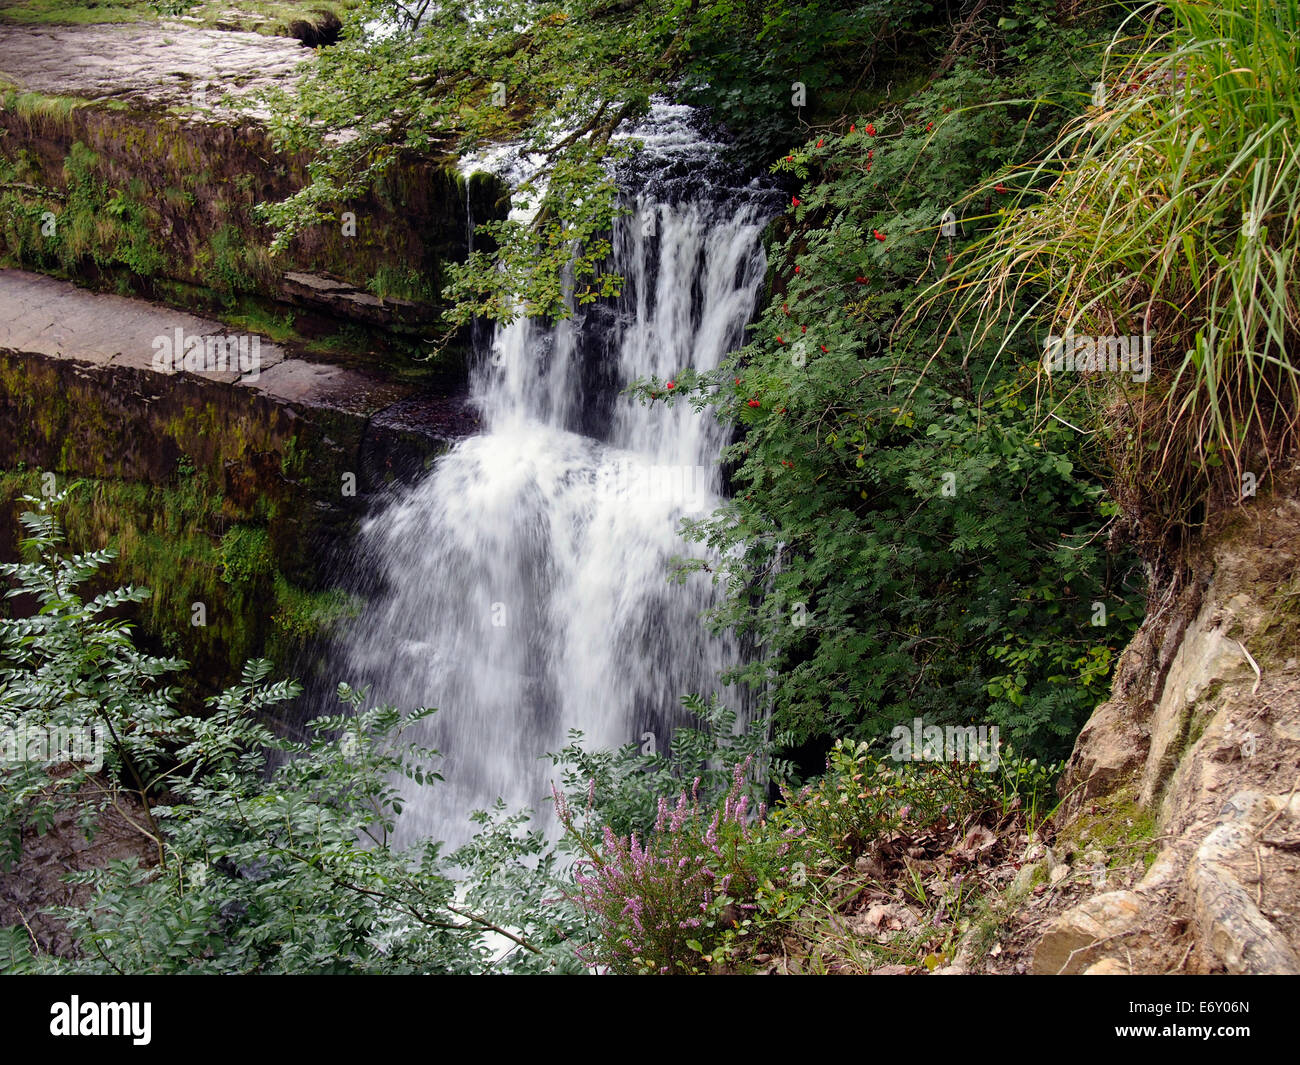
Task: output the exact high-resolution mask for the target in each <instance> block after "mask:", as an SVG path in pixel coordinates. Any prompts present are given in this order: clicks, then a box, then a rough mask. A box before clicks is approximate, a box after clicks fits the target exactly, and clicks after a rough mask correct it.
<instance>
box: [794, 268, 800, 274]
mask: <svg viewBox="0 0 1300 1065" xmlns="http://www.w3.org/2000/svg"><path fill="white" fill-rule="evenodd" d="M794 272H795V273H796V274H797V273H798V272H799V267H797V266H796V267H795V268H794Z"/></svg>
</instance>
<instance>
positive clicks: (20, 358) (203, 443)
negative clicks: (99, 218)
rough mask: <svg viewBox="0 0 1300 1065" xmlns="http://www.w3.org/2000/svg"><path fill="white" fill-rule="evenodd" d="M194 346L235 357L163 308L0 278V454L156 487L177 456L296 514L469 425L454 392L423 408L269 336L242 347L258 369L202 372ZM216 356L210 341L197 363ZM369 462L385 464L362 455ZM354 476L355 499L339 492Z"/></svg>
mask: <svg viewBox="0 0 1300 1065" xmlns="http://www.w3.org/2000/svg"><path fill="white" fill-rule="evenodd" d="M178 335H179V336H180V338H181V339H182V340H184V341H186V343H185V344H183V345H178V344H177V342H176V338H177V336H178ZM194 337H198V338H202V339H203V340H205V341H206V340H208V338H214V337H215V338H219V339H224V340H226V342H227V343H226V344H225V345H224V346H223V348H224V350H225V351H229V349H230V346H231V345H230V344H229V340H230V339H231V338H232V331H231V330H230V329H228V328H227V327H226V326H224V325H222V324H221V323H220V322H216V321H213V320H210V319H204V318H200V317H197V316H195V315H192V314H187V313H185V312H183V311H177V310H174V309H172V308H169V307H164V306H161V305H158V304H153V303H148V302H145V301H142V300H137V299H127V298H124V297H120V296H110V295H107V294H104V293H96V292H88V291H85V290H83V289H79V288H76V287H75V286H73V285H71V284H69V283H67V282H63V281H56V280H54V279H52V278H48V277H43V276H41V275H38V274H29V273H25V272H22V271H16V270H0V455H3V456H5V457H6V462H8V463H13V462H23V463H26V464H27V465H28V466H39V467H42V468H46V469H58V470H61V471H65V472H68V473H80V474H85V475H89V476H94V477H111V478H118V479H126V480H141V481H148V482H152V483H163V482H165V481H167V480H168V479H170V478H171V477H172V476H173V475H174V473H175V469H176V464H177V462H178V461H179V459H180V457H181V456H182V455H184V456H186V457H187V458H188V459H189V460H190V461H192V462H193V463H194V464H195V465H197V466H198V467H199V468H203V469H206V470H208V471H209V472H210V473H211V474H212V476H213V477H214V479H218V480H221V481H224V482H226V483H227V487H228V488H229V489H231V490H237V493H242V494H248V493H250V492H253V491H257V492H260V493H262V494H263V495H265V496H267V497H268V498H271V499H284V501H285V502H292V503H293V504H294V506H293V507H292V508H291V509H295V510H306V511H308V512H310V511H312V510H313V507H314V505H315V504H322V505H324V506H326V507H327V508H333V509H339V508H341V509H342V510H344V511H348V510H353V509H355V508H356V506H358V505H359V504H360V502H361V501H363V499H364V495H365V493H366V492H367V491H368V490H370V489H373V488H377V487H379V486H380V485H381V484H382V483H384V481H386V480H388V479H389V478H390V477H391V476H397V475H398V474H397V473H396V472H394V473H392V474H390V473H389V472H388V471H389V470H391V469H392V466H393V461H392V460H393V459H394V458H396V460H397V467H398V470H411V469H415V468H422V467H423V463H424V460H425V459H426V458H427V457H428V456H429V455H432V454H437V453H438V452H440V451H441V450H443V449H444V448H445V447H446V446H448V444H449V442H450V441H451V440H454V439H457V438H458V437H460V436H463V435H465V434H466V433H467V432H472V431H473V430H474V428H475V427H476V422H475V420H474V419H473V418H472V417H471V416H470V415H469V414H468V413H467V411H466V409H465V406H464V403H463V401H462V400H459V399H457V398H455V397H437V398H432V397H426V396H423V395H421V394H420V393H419V391H418V390H417V389H416V388H415V387H414V386H412V385H408V384H400V383H395V382H392V381H387V380H385V379H383V378H382V377H380V376H376V375H374V374H372V373H369V372H367V371H365V370H363V369H357V368H349V367H342V366H334V365H330V364H328V363H321V362H316V361H312V360H310V359H307V358H302V357H299V356H297V355H295V354H294V353H293V352H291V351H286V350H285V349H284V348H282V347H280V346H279V345H276V344H274V343H272V342H271V341H270V340H269V339H267V338H265V337H257V336H253V337H249V336H247V335H244V336H241V337H240V338H238V339H239V340H241V341H244V342H245V343H244V345H243V349H242V350H247V349H250V348H251V349H252V350H254V351H255V352H256V353H257V355H258V359H257V362H256V364H250V365H248V366H244V365H242V364H241V365H239V366H238V367H237V368H225V369H217V368H204V367H203V366H202V365H200V363H199V361H198V360H199V354H198V353H199V349H198V347H197V346H194V347H190V346H189V344H188V340H187V338H194ZM250 342H251V343H250ZM181 347H183V348H184V350H185V352H186V356H185V357H186V358H188V357H189V354H191V353H192V354H195V356H196V362H195V364H194V365H192V366H190V365H187V364H186V363H183V362H173V363H172V364H170V365H168V364H166V363H165V361H164V360H163V358H162V355H163V354H164V353H165V352H166V351H167V350H168V349H172V350H173V351H174V350H177V349H178V348H181ZM209 350H213V349H211V348H210V347H209V346H208V345H207V344H204V345H203V348H202V353H203V354H202V356H201V358H202V359H206V358H207V357H208V356H207V353H208V351H209ZM232 362H233V360H232ZM250 363H251V360H250ZM291 441H292V444H291ZM373 451H378V452H379V453H380V454H381V456H382V457H381V459H380V460H379V463H378V464H377V463H376V462H375V461H373V460H371V459H369V458H368V457H367V456H369V455H370V453H371V452H373ZM268 459H269V460H270V461H269V463H268V462H267V461H264V460H268ZM367 466H369V467H371V468H372V472H373V476H372V477H369V478H368V477H367V476H366V472H365V471H366V468H367ZM381 466H382V468H379V467H381ZM291 467H294V468H291ZM268 470H269V471H270V472H269V473H268V472H267V471H268ZM282 470H284V471H286V472H282ZM259 471H261V472H260V473H259ZM349 473H351V474H353V475H354V476H355V478H356V489H357V491H356V493H354V494H352V495H346V494H344V493H343V492H342V491H341V488H340V486H341V485H342V483H343V478H344V476H345V475H346V474H349ZM250 480H251V483H249V482H250Z"/></svg>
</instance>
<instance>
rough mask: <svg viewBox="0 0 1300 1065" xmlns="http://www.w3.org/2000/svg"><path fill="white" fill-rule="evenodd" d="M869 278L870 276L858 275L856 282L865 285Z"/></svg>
mask: <svg viewBox="0 0 1300 1065" xmlns="http://www.w3.org/2000/svg"><path fill="white" fill-rule="evenodd" d="M869 280H870V278H866V277H859V278H858V279H857V282H858V284H859V285H865V284H866V283H867V282H868V281H869Z"/></svg>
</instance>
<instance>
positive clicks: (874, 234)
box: [871, 229, 885, 240]
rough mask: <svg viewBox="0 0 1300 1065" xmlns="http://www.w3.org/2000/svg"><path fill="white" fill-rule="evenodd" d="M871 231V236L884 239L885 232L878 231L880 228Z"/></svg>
mask: <svg viewBox="0 0 1300 1065" xmlns="http://www.w3.org/2000/svg"><path fill="white" fill-rule="evenodd" d="M871 233H872V236H874V237H875V238H876V239H877V240H884V239H885V234H883V233H882V232H880V230H878V229H873V230H872V231H871Z"/></svg>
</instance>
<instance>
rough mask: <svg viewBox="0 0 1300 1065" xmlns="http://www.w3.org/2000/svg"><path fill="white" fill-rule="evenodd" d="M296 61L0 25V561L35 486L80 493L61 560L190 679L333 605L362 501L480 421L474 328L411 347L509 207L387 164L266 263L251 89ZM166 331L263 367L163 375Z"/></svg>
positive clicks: (265, 164)
mask: <svg viewBox="0 0 1300 1065" xmlns="http://www.w3.org/2000/svg"><path fill="white" fill-rule="evenodd" d="M312 57H313V52H312V51H311V50H310V49H307V48H303V47H302V46H301V45H300V44H299V42H298V41H295V40H292V39H285V38H275V37H270V36H263V35H259V34H254V33H242V32H228V31H225V30H220V29H213V28H202V27H198V26H194V25H185V24H181V23H165V24H163V23H158V22H142V23H132V24H127V25H99V26H96V25H79V26H6V25H0V515H3V518H4V521H3V523H0V524H3V526H5V527H4V528H2V529H0V556H4V557H14V555H15V553H16V540H17V536H18V527H17V521H16V516H17V512H18V511H19V510H20V509H21V505H20V504H19V503H18V502H17V497H18V496H19V495H21V494H23V493H30V492H33V491H39V490H41V489H42V488H44V487H47V485H46V484H45V483H44V482H43V481H41V480H40V479H39V478H38V477H37V473H36V471H38V470H39V471H42V473H50V472H52V473H54V474H56V475H57V476H56V483H57V485H58V486H59V487H63V486H65V485H67V484H70V483H72V482H75V481H78V480H81V481H83V482H84V483H83V486H82V488H81V489H78V493H77V495H76V497H75V498H74V499H73V500H71V501H70V503H69V508H70V511H69V513H67V514H66V520H67V523H68V532H69V535H70V538H71V540H72V543H73V545H74V547H75V548H76V549H78V550H84V549H88V548H102V547H112V548H115V549H117V550H118V551H119V553H120V558H119V562H118V564H117V566H116V567H115V571H114V572H113V574H112V577H113V579H114V580H115V581H118V582H121V583H126V582H132V583H137V584H143V585H147V586H149V587H151V588H152V589H153V590H154V593H155V594H154V598H153V599H152V600H151V601H150V602H149V605H148V607H147V612H146V614H145V615H144V616H143V617H142V618H141V619H140V620H141V621H142V624H143V628H144V635H145V636H146V638H147V639H149V640H151V641H152V642H153V644H154V646H155V648H158V647H160V646H164V647H166V648H168V649H169V650H173V651H176V652H178V653H181V654H182V656H183V657H186V658H188V659H190V660H191V661H192V662H193V663H194V664H195V667H196V668H195V672H196V674H198V675H199V676H200V677H201V678H202V680H203V683H204V684H206V685H208V686H210V687H219V686H223V685H224V684H225V683H227V682H228V681H229V680H230V679H231V678H232V677H233V676H235V675H237V674H238V671H239V669H240V667H241V665H242V662H243V660H244V659H245V658H246V657H249V656H252V655H261V654H268V653H269V654H272V655H274V656H275V657H277V658H279V659H281V660H287V659H288V658H289V657H291V654H292V648H290V647H288V646H286V641H290V642H291V641H292V640H293V639H304V638H310V637H311V636H312V635H314V634H315V633H316V632H317V631H318V630H319V628H320V626H319V624H318V622H319V621H320V620H321V618H322V617H323V616H324V615H327V614H330V613H337V612H338V611H339V610H340V609H344V608H345V607H346V604H343V603H342V602H341V598H340V597H341V594H342V593H337V594H336V593H335V592H334V591H332V585H334V584H335V583H336V580H335V575H334V574H332V573H330V572H329V570H330V562H329V561H328V560H329V559H331V558H333V557H334V555H335V552H334V550H333V549H334V548H336V547H337V546H338V545H339V544H340V543H341V542H342V541H344V540H345V539H346V537H347V535H348V532H349V530H350V528H351V524H352V522H353V521H354V520H355V518H356V517H357V516H358V515H359V514H360V513H361V511H362V509H363V508H364V506H365V505H366V501H367V497H371V498H373V495H374V493H376V492H378V491H380V490H382V489H383V488H384V486H385V485H386V484H388V483H389V482H391V481H394V480H401V479H409V478H411V477H413V476H416V475H418V474H419V473H420V472H422V471H423V470H424V469H425V468H426V467H427V465H428V464H429V462H431V461H432V458H433V457H434V456H435V455H436V454H438V453H439V452H440V451H441V450H443V449H444V448H445V447H446V446H447V445H448V443H449V442H450V441H451V440H454V439H455V438H457V437H459V436H463V435H465V434H466V433H468V432H472V431H473V430H474V428H475V424H476V421H475V418H474V416H473V413H472V412H471V411H470V410H468V409H467V408H466V406H465V404H464V402H463V393H464V387H463V386H464V382H463V370H464V359H465V356H466V354H467V348H468V344H467V342H466V340H467V337H465V336H462V337H460V338H458V339H457V338H453V340H452V341H451V342H450V343H449V344H447V345H446V347H445V348H444V349H443V354H442V355H441V356H440V358H439V359H438V360H437V361H436V362H432V363H431V362H418V361H416V360H415V359H413V358H412V355H413V354H418V353H421V352H423V351H425V350H426V348H427V345H426V344H424V342H423V341H424V339H425V338H426V337H427V336H428V335H429V334H430V333H432V332H435V330H433V329H431V328H430V327H431V326H432V324H433V323H434V322H435V321H436V319H437V318H438V315H439V313H440V311H441V305H440V301H441V297H440V291H441V288H442V287H443V284H444V280H445V271H446V265H447V263H449V262H451V261H453V260H458V259H462V258H463V257H464V256H465V254H466V253H467V247H468V240H469V232H470V230H469V224H470V220H471V218H473V219H476V220H478V221H486V220H487V219H488V218H490V217H492V216H493V215H494V214H496V213H498V212H499V211H501V210H503V209H504V207H503V202H502V197H503V195H504V192H503V189H502V187H501V186H500V185H499V183H498V182H497V181H496V180H495V179H494V178H491V177H490V176H488V175H474V176H473V177H472V178H471V179H469V180H466V179H465V178H463V177H462V176H461V175H460V174H459V173H458V172H457V171H456V169H455V168H454V166H452V165H451V164H450V163H449V161H448V160H446V159H443V158H439V157H437V155H436V154H435V155H431V156H428V157H424V158H409V159H404V160H401V161H399V162H397V163H396V164H395V165H394V166H393V167H392V168H391V169H390V171H389V172H388V174H387V175H386V177H385V178H384V179H383V180H382V181H381V182H379V183H378V184H377V185H376V186H375V187H373V188H371V189H369V190H368V191H367V192H366V194H365V195H364V196H361V197H359V198H358V199H356V200H355V201H351V202H347V203H339V204H336V205H331V210H333V209H335V208H337V217H336V218H334V219H331V220H330V221H328V222H326V223H323V224H321V225H318V226H314V227H312V228H310V229H309V230H307V231H306V232H305V233H304V234H303V235H302V236H301V237H300V238H299V239H298V240H296V241H295V242H294V243H293V244H292V245H291V246H290V247H289V248H288V249H287V251H285V252H284V253H283V254H280V255H276V256H272V255H271V254H269V252H268V251H267V250H266V245H267V243H268V241H269V239H270V236H271V234H270V232H269V231H268V230H267V229H266V228H265V227H264V226H263V225H262V224H261V223H260V222H259V221H258V219H257V217H256V213H255V207H256V205H257V204H259V203H263V202H269V201H275V200H279V199H283V198H284V197H286V196H288V195H290V194H292V193H293V192H294V191H295V190H296V189H298V188H299V187H301V186H302V185H303V183H304V182H305V181H306V178H307V166H308V159H307V157H306V156H303V155H299V154H292V153H287V152H277V151H276V149H275V146H274V144H273V142H272V138H271V135H270V133H269V132H268V130H267V128H266V126H265V124H264V119H265V115H264V114H263V113H262V112H260V111H259V110H258V108H257V105H256V103H255V102H254V101H253V100H252V99H251V96H250V94H251V93H253V92H254V91H255V90H259V89H267V88H279V89H284V90H286V91H292V88H293V85H294V81H295V79H296V77H297V70H298V67H299V64H300V63H303V62H311V61H312ZM4 267H10V268H9V269H5V268H4ZM12 267H19V268H20V269H12ZM45 275H54V276H53V277H51V276H45ZM55 278H59V280H55ZM69 279H70V280H75V281H76V282H77V283H78V284H83V285H84V284H89V285H91V286H93V287H95V288H98V289H100V290H101V291H100V292H87V291H85V290H84V289H82V288H78V287H75V286H74V285H73V284H71V283H69ZM103 290H108V291H107V292H106V291H103ZM110 292H111V293H113V294H109V293H110ZM128 294H129V295H130V296H132V297H134V298H126V297H127V296H128ZM139 297H147V299H141V298H139ZM182 335H183V336H185V337H190V338H193V337H200V338H209V339H211V338H220V340H221V342H222V343H226V342H230V341H234V340H236V339H238V343H239V344H241V345H246V346H248V347H251V346H252V343H253V342H255V343H256V345H257V352H258V355H259V360H258V365H257V367H256V371H255V372H253V373H247V372H245V371H247V369H248V367H246V366H245V367H240V366H235V365H232V366H231V367H230V368H229V369H220V370H214V369H212V368H211V367H206V366H204V367H197V366H195V367H191V366H189V365H186V366H185V368H184V369H182V366H181V364H180V361H179V359H178V361H177V364H176V365H175V366H174V367H164V368H163V369H162V370H161V371H160V369H159V366H158V365H157V360H156V358H155V356H157V355H158V349H157V347H156V343H155V342H156V341H158V340H159V339H160V338H162V339H166V338H171V337H173V336H176V337H177V338H178V340H177V343H178V344H179V343H180V340H179V337H181V336H182ZM243 350H244V348H243V347H241V348H240V351H243ZM177 354H178V356H179V354H180V352H179V351H178V352H177ZM321 596H324V597H325V599H322V598H321ZM196 603H201V604H203V605H204V606H205V608H206V613H207V621H206V624H205V625H204V626H201V627H200V626H195V625H193V624H191V620H190V618H191V613H192V611H193V608H194V605H195V604H196Z"/></svg>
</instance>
